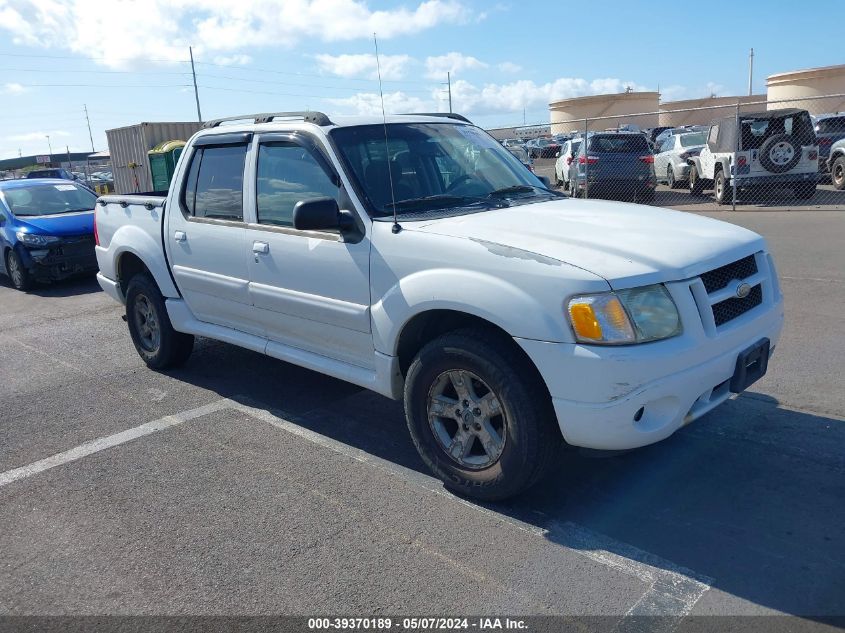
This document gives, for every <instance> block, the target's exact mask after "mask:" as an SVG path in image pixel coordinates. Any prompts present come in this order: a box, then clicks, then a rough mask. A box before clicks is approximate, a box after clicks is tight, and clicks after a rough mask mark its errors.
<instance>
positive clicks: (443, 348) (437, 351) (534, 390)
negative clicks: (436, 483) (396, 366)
mask: <svg viewBox="0 0 845 633" xmlns="http://www.w3.org/2000/svg"><path fill="white" fill-rule="evenodd" d="M405 416H406V418H407V421H408V428H409V430H410V433H411V438H412V439H413V441H414V444H415V446H416V447H417V450H418V451H419V453H420V456H421V457H422V459H423V461H424V462H425V463H426V465H427V466H428V467H429V468H430V469H431V470H432V472H434V474H435V475H437V476H438V477H439V478H440V479H441V480H443V482H444V483H445V485H446V487H447V488H449V489H451V490H453V491H455V492H456V493H458V494H462V495H466V496H469V497H474V498H476V499H480V500H485V501H494V500H501V499H506V498H508V497H512V496H514V495H516V494H519V493H520V492H522V491H524V490H525V489H527V488H529V487H530V486H532V485H533V484H535V483H536V482H537V481H539V480H540V479H541V478H542V477H543V476H544V475H545V474H546V473H547V472H548V469H549V468H550V465H551V464H552V460H553V457H554V455H555V454H556V453H557V452H558V450H559V449H560V447H561V445H562V438H561V435H560V430H559V428H558V426H557V421H556V419H555V414H554V410H553V408H552V406H551V399H550V398H549V395H548V392H547V391H546V390H545V387H544V385H543V384H542V381H541V379H540V377H539V376H538V375H537V373H536V370H535V368H534V367H533V366H531V365H530V361H528V360H527V359H525V358H523V357H521V356H520V355H518V353H516V351H515V350H514V349H512V343H510V342H509V341H506V340H504V339H503V338H500V337H499V336H497V335H496V334H495V333H494V332H488V331H483V330H481V331H479V330H458V331H455V332H450V333H447V334H444V335H443V336H441V337H439V338H437V339H435V340H433V341H431V342H430V343H428V344H427V345H426V346H425V347H423V349H422V350H420V352H419V354H417V356H416V358H415V359H414V361H413V362H412V363H411V366H410V368H409V369H408V375H407V377H406V380H405Z"/></svg>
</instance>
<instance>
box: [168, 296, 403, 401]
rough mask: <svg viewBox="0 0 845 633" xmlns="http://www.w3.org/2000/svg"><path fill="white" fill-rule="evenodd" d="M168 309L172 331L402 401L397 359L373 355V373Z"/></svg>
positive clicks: (177, 302)
mask: <svg viewBox="0 0 845 633" xmlns="http://www.w3.org/2000/svg"><path fill="white" fill-rule="evenodd" d="M166 305H167V314H168V316H169V317H170V323H171V324H172V325H173V329H175V330H176V331H178V332H184V333H185V334H193V335H195V336H205V337H207V338H211V339H214V340H217V341H223V342H224V343H230V344H232V345H237V346H238V347H243V348H246V349H249V350H252V351H253V352H258V353H259V354H265V355H267V356H271V357H273V358H277V359H279V360H283V361H285V362H288V363H291V364H293V365H297V366H299V367H304V368H305V369H310V370H312V371H316V372H319V373H321V374H326V375H327V376H331V377H333V378H338V379H340V380H345V381H346V382H351V383H352V384H353V385H358V386H359V387H363V388H364V389H369V390H371V391H375V392H376V393H379V394H381V395H383V396H387V397H388V398H392V399H394V400H398V399H400V398H401V397H402V387H403V379H402V375H401V373H400V371H399V359H398V358H397V357H395V356H388V355H386V354H382V353H380V352H377V351H374V352H373V353H374V356H375V358H374V361H375V371H373V370H371V369H367V368H365V367H359V366H357V365H351V364H349V363H344V362H343V361H339V360H336V359H334V358H327V357H326V356H321V355H320V354H315V353H314V352H309V351H307V350H304V349H299V348H298V347H291V346H290V345H285V344H283V343H279V342H277V341H270V340H269V339H266V338H263V337H261V336H256V335H255V334H247V333H246V332H241V331H240V330H236V329H234V328H229V327H225V326H223V325H216V324H214V323H206V322H205V321H199V320H198V319H197V318H196V317H195V316H194V315H193V313H192V312H191V311H190V309H189V308H188V306H187V305H185V302H184V301H183V300H182V299H167V302H166Z"/></svg>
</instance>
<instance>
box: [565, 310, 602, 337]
mask: <svg viewBox="0 0 845 633" xmlns="http://www.w3.org/2000/svg"><path fill="white" fill-rule="evenodd" d="M569 315H570V316H571V317H572V327H573V328H575V333H576V334H577V335H578V336H579V337H581V338H584V339H593V340H596V341H598V340H601V337H602V332H601V325H600V324H599V321H598V319H597V318H596V313H595V312H593V306H591V305H590V304H589V303H574V304H571V305H570V306H569Z"/></svg>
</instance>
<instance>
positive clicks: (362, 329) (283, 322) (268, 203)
mask: <svg viewBox="0 0 845 633" xmlns="http://www.w3.org/2000/svg"><path fill="white" fill-rule="evenodd" d="M251 160H253V161H254V164H255V167H254V171H253V172H251V173H255V175H256V176H255V180H254V195H253V202H251V204H250V211H251V214H253V213H254V215H252V217H250V223H249V225H248V227H247V229H246V235H247V243H248V244H247V250H248V252H249V294H250V297H251V299H252V303H253V306H254V310H255V320H256V321H258V322H259V323H260V324H261V325H262V327H263V328H264V329H265V331H266V333H267V336H268V338H269V339H270V340H271V342H272V341H275V342H278V343H281V344H283V345H287V346H291V347H295V348H299V349H304V350H306V351H309V352H314V353H317V354H320V355H322V356H325V357H328V358H332V359H335V360H340V361H343V362H346V363H351V364H353V365H357V366H359V367H365V368H373V366H374V349H373V341H372V334H371V330H370V309H369V304H370V284H369V258H370V241H369V238H368V237H367V236H364V237H363V238H358V240H357V241H355V242H349V241H344V240H343V238H341V236H340V233H339V232H322V231H319V232H318V231H299V230H296V229H295V228H294V227H293V208H294V206H295V205H296V203H297V202H299V201H300V200H306V199H308V198H315V197H324V196H327V197H332V198H334V199H335V200H337V201H338V204H339V206H340V208H341V209H350V210H352V212H353V213H356V212H355V211H354V209H353V208H352V205H351V203H350V202H349V200H348V198H347V196H346V195H345V193H344V190H343V189H342V188H341V187H340V186H339V183H340V180H339V178H338V176H337V174H336V173H335V171H334V169H333V168H332V167H331V166H330V163H329V161H328V159H327V158H326V157H325V155H324V154H323V152H322V149H321V146H320V145H319V143H318V141H316V140H315V139H312V138H310V137H305V136H303V135H302V134H301V133H300V134H297V135H296V136H295V137H294V136H286V135H281V134H275V135H264V136H263V137H262V138H261V139H260V142H259V144H258V146H257V148H256V149H254V150H253V153H252V156H251ZM250 184H251V186H252V184H253V183H250ZM356 217H358V216H357V214H356ZM271 344H272V343H271Z"/></svg>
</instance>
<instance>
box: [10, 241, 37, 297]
mask: <svg viewBox="0 0 845 633" xmlns="http://www.w3.org/2000/svg"><path fill="white" fill-rule="evenodd" d="M6 274H7V275H8V276H9V281H11V282H12V286H14V288H15V290H20V291H21V292H26V291H27V290H29V289H30V288H32V286H33V283H34V279H33V278H32V275H31V274H30V272H29V271H28V270H27V269H26V267H25V266H24V265H23V261H21V258H20V256H19V255H18V254H17V253H16V252H15V251H14V249H10V250H9V252H8V253H6Z"/></svg>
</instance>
